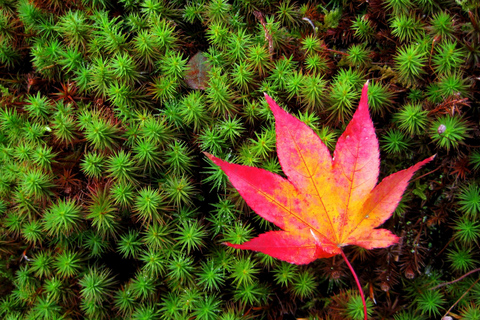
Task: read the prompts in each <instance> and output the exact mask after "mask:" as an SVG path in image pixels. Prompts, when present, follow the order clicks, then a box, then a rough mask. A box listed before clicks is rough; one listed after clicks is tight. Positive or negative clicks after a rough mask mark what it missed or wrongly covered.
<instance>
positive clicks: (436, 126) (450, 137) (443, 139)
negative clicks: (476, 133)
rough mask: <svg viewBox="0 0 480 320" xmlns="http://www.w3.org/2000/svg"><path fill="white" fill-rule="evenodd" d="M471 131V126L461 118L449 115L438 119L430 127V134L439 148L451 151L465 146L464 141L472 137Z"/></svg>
mask: <svg viewBox="0 0 480 320" xmlns="http://www.w3.org/2000/svg"><path fill="white" fill-rule="evenodd" d="M469 130H470V127H469V125H468V124H467V123H466V122H465V121H464V120H463V119H462V118H461V117H459V116H457V115H454V116H452V115H450V114H447V115H444V116H441V117H438V118H437V119H436V120H435V121H434V122H433V123H432V124H431V125H430V130H429V133H430V137H431V138H432V140H433V141H434V142H435V143H436V144H437V146H438V147H439V148H442V149H446V150H447V151H449V150H450V149H457V148H458V147H459V146H460V145H461V144H463V141H464V140H465V139H467V138H468V137H469V136H470V135H469V134H468V131H469Z"/></svg>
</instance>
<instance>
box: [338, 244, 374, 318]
mask: <svg viewBox="0 0 480 320" xmlns="http://www.w3.org/2000/svg"><path fill="white" fill-rule="evenodd" d="M340 253H341V254H342V257H343V260H345V262H346V263H347V266H348V268H349V269H350V271H351V272H352V274H353V278H355V282H356V283H357V287H358V291H360V297H361V298H362V303H363V314H364V316H365V320H368V318H367V317H368V315H367V303H366V302H365V296H364V294H363V289H362V286H361V285H360V280H358V277H357V273H356V272H355V270H354V269H353V267H352V265H351V264H350V261H348V259H347V256H346V255H345V253H344V252H343V250H342V249H340Z"/></svg>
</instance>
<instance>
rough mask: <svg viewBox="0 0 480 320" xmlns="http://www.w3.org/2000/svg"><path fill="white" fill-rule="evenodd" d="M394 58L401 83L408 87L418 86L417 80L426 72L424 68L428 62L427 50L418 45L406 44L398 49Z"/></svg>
mask: <svg viewBox="0 0 480 320" xmlns="http://www.w3.org/2000/svg"><path fill="white" fill-rule="evenodd" d="M394 60H395V70H396V71H397V75H398V80H399V81H400V83H402V84H403V85H405V86H406V87H407V88H408V87H415V86H417V85H418V82H417V81H418V80H419V79H420V78H421V76H422V74H424V73H425V71H424V70H423V67H424V66H425V63H426V62H427V57H426V54H425V52H422V51H421V49H419V47H418V46H416V45H405V46H403V47H400V48H399V49H398V50H397V54H396V55H395V56H394Z"/></svg>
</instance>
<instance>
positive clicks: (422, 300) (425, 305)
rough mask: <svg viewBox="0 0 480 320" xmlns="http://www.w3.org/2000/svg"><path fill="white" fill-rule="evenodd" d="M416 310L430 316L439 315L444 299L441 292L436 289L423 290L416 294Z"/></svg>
mask: <svg viewBox="0 0 480 320" xmlns="http://www.w3.org/2000/svg"><path fill="white" fill-rule="evenodd" d="M415 302H416V305H417V310H418V311H419V312H420V313H421V314H423V315H428V316H429V317H431V316H439V315H440V314H441V310H443V304H445V299H444V296H443V294H442V293H441V292H440V291H438V290H425V291H423V292H422V293H420V294H418V296H417V297H416V298H415Z"/></svg>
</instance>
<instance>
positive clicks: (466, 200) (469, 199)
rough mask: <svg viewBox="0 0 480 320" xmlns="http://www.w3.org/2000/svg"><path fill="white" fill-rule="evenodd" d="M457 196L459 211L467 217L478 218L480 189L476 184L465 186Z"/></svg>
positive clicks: (471, 183)
mask: <svg viewBox="0 0 480 320" xmlns="http://www.w3.org/2000/svg"><path fill="white" fill-rule="evenodd" d="M459 191H460V192H459V193H458V194H457V199H458V202H457V203H458V205H459V206H460V207H459V209H460V211H461V212H462V213H464V214H465V215H466V216H467V217H471V218H476V217H477V216H478V214H479V212H480V187H479V186H478V185H477V184H476V183H475V182H470V183H468V184H465V185H463V186H462V187H461V188H460V190H459Z"/></svg>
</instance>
